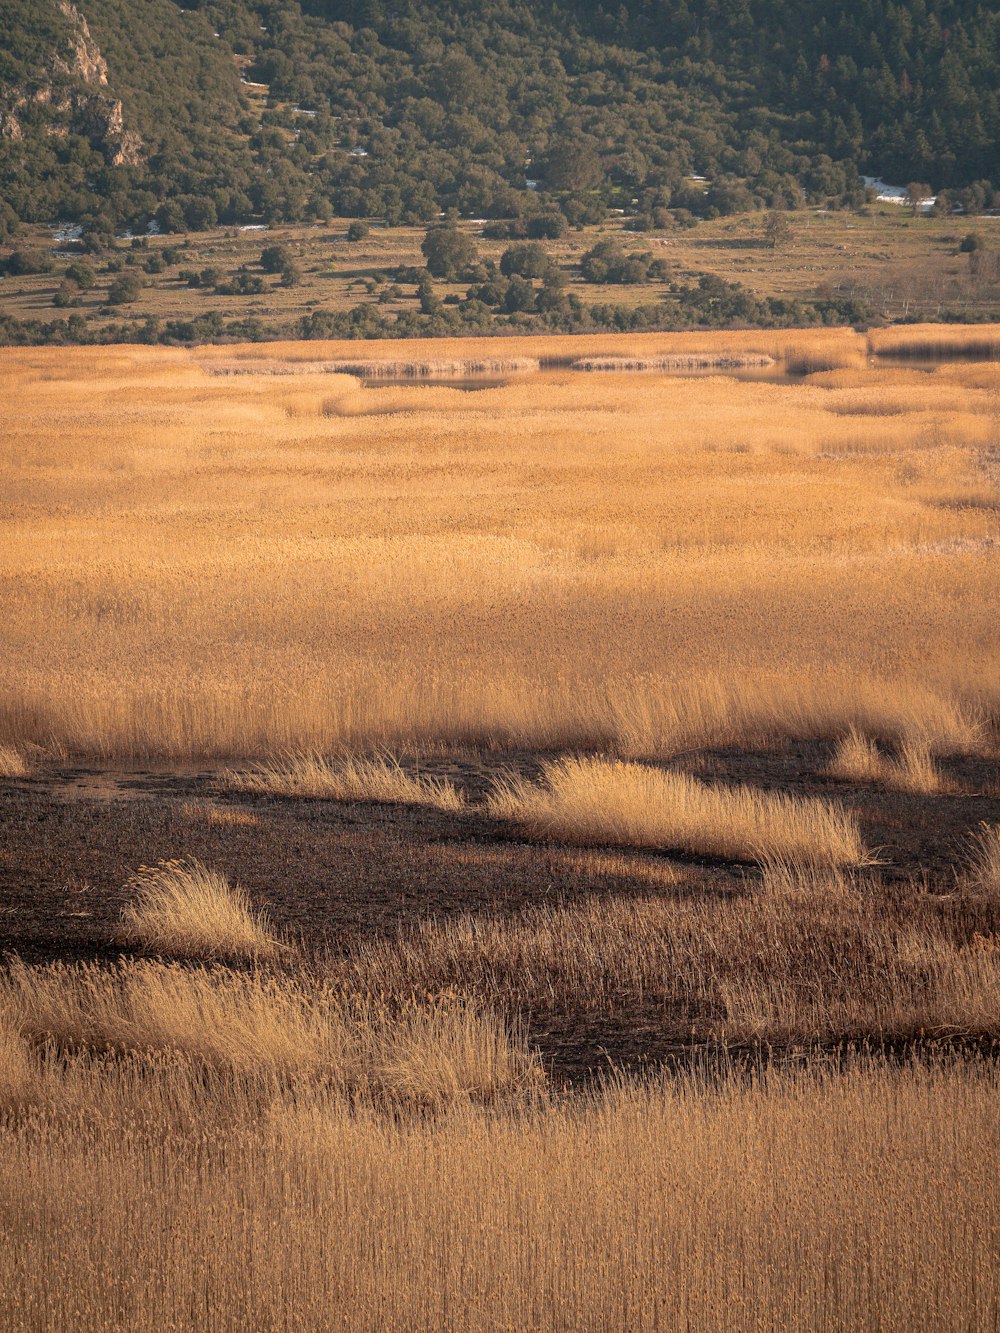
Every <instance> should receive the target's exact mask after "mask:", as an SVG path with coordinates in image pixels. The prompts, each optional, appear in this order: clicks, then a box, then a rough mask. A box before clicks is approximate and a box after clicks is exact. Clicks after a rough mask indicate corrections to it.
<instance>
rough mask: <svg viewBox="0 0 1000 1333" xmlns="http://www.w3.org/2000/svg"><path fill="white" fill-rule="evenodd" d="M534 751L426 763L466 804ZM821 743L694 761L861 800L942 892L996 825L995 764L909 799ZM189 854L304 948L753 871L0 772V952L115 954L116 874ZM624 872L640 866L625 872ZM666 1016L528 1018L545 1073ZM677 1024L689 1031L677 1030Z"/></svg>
mask: <svg viewBox="0 0 1000 1333" xmlns="http://www.w3.org/2000/svg"><path fill="white" fill-rule="evenodd" d="M543 757H544V756H540V755H535V754H516V755H512V754H504V755H497V754H483V755H458V756H453V757H435V758H433V759H425V760H423V761H422V762H421V769H422V771H424V772H437V773H442V774H447V775H448V776H450V777H452V778H453V780H455V781H456V782H457V783H458V784H459V785H460V786H463V787H464V788H465V790H466V792H467V795H468V796H469V798H470V800H471V801H473V802H476V801H479V800H481V799H482V796H483V795H484V793H485V791H486V789H487V788H488V786H489V782H490V780H491V778H492V776H493V775H495V774H496V773H497V772H499V771H501V770H503V769H505V768H517V769H519V770H520V771H522V772H527V773H532V772H534V771H536V770H537V768H538V766H539V764H540V762H541V760H542V758H543ZM828 758H829V748H828V747H824V746H822V745H818V744H816V745H801V746H790V747H788V748H785V749H782V750H778V751H768V752H766V753H753V754H749V753H745V752H730V751H716V752H713V753H711V754H706V755H702V756H699V757H698V758H697V760H695V761H694V762H693V764H692V767H693V768H694V770H695V771H697V772H699V774H700V775H703V776H705V777H711V779H712V780H713V781H715V782H719V781H722V782H727V781H734V782H752V783H753V784H755V785H757V786H760V787H763V788H766V789H768V790H781V791H788V792H792V793H794V794H796V795H799V796H804V795H822V796H825V797H827V798H833V799H837V800H840V801H841V802H843V803H844V804H845V805H847V806H849V807H851V808H853V809H854V810H856V812H857V814H858V817H859V820H860V823H861V826H862V830H863V833H864V836H865V839H866V842H867V843H868V845H869V846H870V847H872V848H873V849H876V850H877V851H878V852H879V855H880V858H881V860H882V862H883V864H882V865H881V866H880V867H879V869H878V871H877V872H876V873H877V874H878V875H879V877H880V878H881V879H882V880H883V881H884V883H885V887H886V891H887V892H891V891H892V885H893V883H894V882H907V881H911V880H913V879H914V878H920V877H926V879H927V881H928V883H929V884H933V885H935V886H936V887H938V888H939V890H940V891H941V892H947V890H948V888H949V887H950V886H951V885H952V884H953V883H954V877H955V872H956V867H957V866H959V865H960V863H961V861H962V858H963V856H964V855H965V854H966V852H967V848H968V840H969V837H970V834H972V833H973V832H974V831H975V830H976V829H977V827H978V826H979V824H980V823H981V822H982V821H984V820H985V821H989V822H1000V774H998V771H997V765H996V764H995V763H994V762H992V761H987V760H983V759H979V758H965V759H961V760H957V761H954V762H952V763H949V764H948V765H947V768H948V771H949V774H950V776H951V777H952V778H953V779H954V780H955V782H956V783H957V784H958V786H959V788H960V794H956V795H941V796H912V795H905V794H901V793H891V792H886V791H885V790H883V789H881V788H876V787H865V786H853V785H849V784H844V783H841V782H835V781H833V780H830V779H827V778H825V777H823V776H822V768H823V766H824V764H825V762H826V761H827V759H828ZM193 802H197V803H203V802H211V803H213V804H214V805H216V806H219V807H231V808H235V809H237V810H245V811H249V812H252V813H253V814H254V815H255V816H256V817H257V822H254V823H248V824H215V823H210V822H208V821H207V820H206V819H205V818H204V815H203V813H199V812H198V809H195V810H192V803H193ZM179 856H196V857H199V858H200V859H201V860H203V861H204V862H205V863H206V864H208V865H210V866H211V867H213V868H215V869H218V870H221V871H223V872H224V873H226V874H227V875H228V876H229V877H230V879H231V880H232V881H234V882H238V883H240V884H241V885H243V886H244V887H245V888H246V889H247V890H248V891H249V892H250V894H251V896H252V897H253V899H254V901H255V902H257V903H259V904H260V905H262V906H264V907H266V909H267V911H268V913H269V914H270V916H271V918H272V920H273V921H274V922H275V924H276V925H277V926H278V927H279V928H280V929H281V930H282V931H284V932H286V933H288V934H289V935H291V936H293V937H298V938H301V940H302V941H303V943H304V944H305V945H306V946H307V948H309V949H317V950H324V951H325V950H327V949H330V950H333V951H339V950H341V949H343V948H346V947H349V946H350V945H351V944H352V943H355V942H357V941H359V940H362V939H371V938H374V937H377V936H380V935H394V934H395V933H396V932H397V930H399V929H400V928H401V927H406V926H408V925H412V924H414V923H415V922H416V921H417V920H419V919H421V918H427V917H434V918H447V917H454V916H457V915H461V914H465V913H489V914H494V915H496V914H499V915H501V916H516V915H517V914H519V913H520V912H522V911H524V910H525V909H526V908H528V907H531V906H534V905H538V904H541V903H548V904H556V903H561V902H571V901H573V900H574V899H580V898H585V897H588V896H590V895H593V894H618V895H620V894H629V893H635V894H639V895H642V896H645V895H648V894H649V893H650V892H660V893H670V894H673V893H676V894H685V895H690V894H692V893H706V894H707V893H739V892H741V891H742V887H743V885H744V884H745V882H746V878H747V876H752V875H753V874H754V871H753V869H752V868H751V867H747V866H740V865H736V864H725V863H718V862H710V861H706V860H702V859H698V858H690V857H682V856H678V855H676V854H671V856H670V859H671V860H672V861H674V862H675V863H678V864H680V865H681V866H682V867H683V875H682V877H681V880H680V882H679V883H678V884H677V885H676V886H665V887H657V888H651V884H650V879H649V875H648V873H647V874H643V873H642V872H643V870H644V869H648V866H649V862H650V860H651V859H654V860H655V859H660V860H662V859H663V857H662V856H661V855H660V854H658V853H644V852H638V851H637V852H626V853H624V854H619V853H616V857H619V858H620V859H619V861H618V865H617V869H615V870H614V871H612V870H610V869H608V868H607V867H605V868H601V867H600V866H594V865H590V866H588V865H587V862H586V858H585V857H574V856H571V855H567V853H566V851H565V849H559V848H548V847H540V846H537V845H532V844H529V843H526V842H524V841H521V840H520V839H519V838H518V837H517V835H516V834H512V833H511V831H510V830H509V829H508V828H506V827H505V826H502V825H499V824H496V823H495V822H493V821H491V820H489V819H487V818H486V817H485V816H483V815H482V814H480V813H477V811H476V810H475V808H472V809H470V810H468V811H466V812H463V813H461V814H447V813H442V812H440V811H436V810H429V809H424V808H420V807H415V806H390V805H379V804H374V803H369V802H357V803H338V802H333V801H315V800H303V799H290V798H281V797H272V798H266V797H256V796H247V795H232V794H223V793H220V792H219V791H218V789H217V785H216V777H215V774H214V773H213V772H211V771H208V770H204V771H193V770H189V771H178V770H173V771H171V770H165V769H154V768H147V769H140V768H135V769H131V770H128V771H121V770H117V771H116V770H109V769H102V768H96V767H93V766H85V765H80V766H78V767H76V768H64V769H62V770H59V771H54V770H50V771H47V772H45V773H43V774H40V775H39V776H37V777H33V778H29V779H22V780H2V781H0V955H3V954H16V955H18V956H20V957H22V958H24V959H25V960H26V961H30V962H46V961H51V960H56V959H59V960H65V961H73V960H81V959H86V960H109V961H110V960H112V959H115V958H118V957H120V956H121V954H122V952H123V950H122V947H121V945H120V944H119V943H117V942H116V935H117V927H118V921H119V916H120V912H121V909H122V907H123V905H124V904H125V902H126V900H127V898H128V896H129V895H128V894H127V893H126V891H125V887H124V886H125V882H126V880H127V879H128V877H129V875H130V874H132V872H134V871H135V869H136V868H137V867H138V866H140V865H143V864H152V863H155V862H156V861H158V860H161V859H167V858H171V857H179ZM630 866H634V867H635V872H636V873H635V874H634V875H632V874H630V873H629V867H630ZM671 1026H672V1025H671V1024H669V1023H667V1024H666V1025H665V1024H664V1015H663V1013H662V1010H660V1011H657V1012H656V1013H652V1012H651V1013H648V1014H646V1013H643V1012H639V1011H635V1010H632V1011H630V1012H627V1013H624V1014H623V1013H618V1014H616V1015H614V1016H612V1015H600V1014H592V1013H587V1012H584V1011H581V1012H579V1013H564V1014H556V1015H547V1016H545V1017H544V1019H543V1018H538V1019H536V1020H532V1021H531V1035H532V1037H533V1038H534V1039H535V1040H536V1041H537V1042H538V1044H539V1046H540V1047H541V1049H542V1052H543V1055H545V1056H546V1057H547V1058H548V1059H549V1060H550V1062H551V1063H552V1064H553V1066H554V1067H556V1068H563V1069H565V1070H584V1069H593V1068H595V1067H600V1066H601V1065H606V1064H607V1063H608V1062H615V1063H618V1062H626V1063H629V1064H642V1063H643V1062H644V1061H645V1060H647V1059H658V1058H662V1057H663V1056H664V1055H668V1054H670V1053H671V1051H673V1050H675V1049H676V1047H677V1045H678V1038H679V1035H680V1034H679V1027H678V1026H673V1030H672V1031H670V1030H669V1029H670V1028H671ZM679 1026H680V1027H682V1026H683V1025H682V1024H680V1025H679Z"/></svg>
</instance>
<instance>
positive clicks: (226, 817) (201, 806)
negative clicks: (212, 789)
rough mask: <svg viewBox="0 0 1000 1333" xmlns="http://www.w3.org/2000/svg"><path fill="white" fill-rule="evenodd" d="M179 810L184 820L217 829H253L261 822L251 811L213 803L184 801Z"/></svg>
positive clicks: (258, 816)
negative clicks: (198, 822)
mask: <svg viewBox="0 0 1000 1333" xmlns="http://www.w3.org/2000/svg"><path fill="white" fill-rule="evenodd" d="M180 810H181V814H182V815H183V816H184V818H185V819H191V820H198V821H200V822H203V823H205V824H211V825H212V826H214V827H218V828H253V827H256V826H257V825H258V824H259V823H260V822H261V820H260V815H258V814H256V813H255V812H254V811H253V810H241V809H240V808H239V806H234V805H218V804H216V802H215V801H184V802H182V804H181V808H180Z"/></svg>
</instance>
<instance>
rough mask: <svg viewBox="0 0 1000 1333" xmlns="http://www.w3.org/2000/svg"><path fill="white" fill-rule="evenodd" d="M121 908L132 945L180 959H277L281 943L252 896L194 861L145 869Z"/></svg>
mask: <svg viewBox="0 0 1000 1333" xmlns="http://www.w3.org/2000/svg"><path fill="white" fill-rule="evenodd" d="M126 888H128V889H130V890H131V891H132V892H133V893H135V895H136V901H135V902H133V903H130V904H128V906H126V907H125V908H124V909H123V910H122V924H123V927H124V935H125V939H126V941H127V942H128V943H130V944H137V945H141V946H142V947H143V948H144V949H148V950H151V951H153V952H155V953H159V954H163V955H166V956H172V957H180V958H272V957H275V956H276V955H277V954H278V953H280V952H281V948H282V946H281V944H280V943H279V941H278V940H277V939H276V937H275V936H274V935H273V933H272V932H271V928H270V924H269V922H268V920H267V917H266V915H265V914H264V913H263V912H259V911H255V910H254V909H253V907H252V905H251V903H250V898H249V896H248V894H247V893H246V892H245V891H244V890H243V889H241V888H238V887H237V888H233V887H232V886H231V885H230V884H229V882H228V880H227V879H226V877H225V876H224V875H222V874H220V873H219V872H218V871H215V870H209V869H208V868H207V867H206V866H204V865H202V864H201V862H200V861H198V860H196V859H195V858H188V859H186V860H174V861H161V862H159V864H158V865H155V866H142V867H141V868H140V869H139V870H138V871H137V872H136V873H135V874H134V875H133V876H132V878H131V879H130V880H129V882H128V884H127V885H126Z"/></svg>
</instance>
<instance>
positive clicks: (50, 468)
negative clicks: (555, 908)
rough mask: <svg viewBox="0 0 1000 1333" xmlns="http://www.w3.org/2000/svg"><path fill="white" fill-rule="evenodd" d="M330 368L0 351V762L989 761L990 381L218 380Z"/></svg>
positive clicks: (797, 351) (848, 348) (841, 358)
mask: <svg viewBox="0 0 1000 1333" xmlns="http://www.w3.org/2000/svg"><path fill="white" fill-rule="evenodd" d="M345 346H346V345H325V344H322V343H318V344H308V345H294V346H291V345H282V344H274V345H270V346H268V347H265V348H261V347H257V346H255V347H248V348H246V349H243V348H235V349H234V348H217V349H212V348H207V349H202V350H200V351H199V352H197V353H194V354H193V353H190V352H187V351H180V350H166V349H161V350H156V349H153V350H143V349H122V348H115V349H99V350H94V349H89V348H80V349H58V350H57V349H36V350H32V351H10V350H8V351H5V352H4V353H3V354H2V359H3V363H4V366H5V370H6V372H7V376H8V381H9V388H10V392H9V393H8V395H7V396H6V399H5V402H4V406H3V409H2V411H3V415H4V425H3V429H4V435H5V438H6V439H7V441H8V442H9V447H8V450H7V452H6V454H5V459H4V463H3V465H2V472H3V476H2V484H3V490H4V494H5V496H6V497H7V504H8V509H9V514H10V521H9V523H8V525H7V528H6V530H5V536H4V537H3V538H2V539H0V571H2V574H3V577H4V579H5V581H6V586H7V587H8V589H9V590H10V595H8V596H7V597H6V598H5V599H4V602H3V608H2V611H0V629H2V641H3V643H4V645H5V659H6V660H5V672H4V677H3V686H2V690H0V740H2V741H3V743H4V744H7V745H13V746H16V747H17V748H18V749H20V750H22V751H23V750H24V747H25V745H26V743H28V742H32V741H34V742H37V743H38V744H40V745H44V746H49V745H51V744H53V743H60V744H62V745H64V746H66V747H68V748H69V749H71V750H73V751H76V752H83V753H89V754H93V755H116V756H122V755H128V754H135V755H141V754H145V755H160V756H163V757H171V758H176V757H181V756H185V755H188V756H190V755H197V756H218V757H220V758H235V757H243V758H248V759H251V760H259V759H261V757H262V756H264V755H267V754H274V753H277V752H281V751H283V750H295V751H302V750H312V749H315V750H317V751H321V752H323V753H327V754H329V753H334V752H337V751H338V750H340V749H342V748H343V747H351V748H359V749H364V750H369V751H370V750H372V749H375V748H378V747H380V746H391V747H398V746H400V745H409V744H424V743H446V744H465V743H473V744H479V745H492V746H497V747H505V746H509V745H514V746H518V747H525V748H530V747H557V748H567V749H573V748H577V747H581V746H588V747H589V746H593V747H598V748H612V749H617V750H619V751H620V752H622V753H624V754H625V755H626V756H628V757H631V758H649V757H662V756H667V755H670V754H672V753H676V752H678V751H682V750H687V749H691V748H692V747H698V746H705V745H710V746H711V745H740V746H745V747H746V746H759V745H772V744H775V743H779V742H781V741H783V740H785V739H787V738H789V737H791V738H810V737H816V736H822V737H829V738H830V739H835V738H838V737H842V736H843V735H844V734H845V732H846V731H847V730H848V729H849V727H850V726H852V725H854V726H856V727H858V729H859V730H861V731H863V732H864V733H865V734H866V735H868V736H871V737H873V738H877V739H878V740H880V741H884V742H885V743H889V744H896V743H899V742H901V741H903V740H906V739H910V738H913V737H918V738H919V737H922V738H925V739H926V740H927V741H928V742H929V744H930V745H931V748H932V749H933V750H934V751H935V752H937V753H947V752H949V751H953V750H956V749H957V750H967V749H969V748H975V747H977V746H981V745H982V744H983V743H984V740H985V738H986V732H984V729H983V728H984V723H986V724H987V731H988V725H989V721H990V718H991V717H994V716H995V714H996V709H997V701H998V699H1000V677H998V674H997V666H996V663H997V660H998V657H1000V654H998V652H997V647H998V644H997V627H996V617H995V616H993V615H992V614H991V607H990V599H989V598H985V597H984V596H983V595H982V590H983V589H984V588H988V587H990V586H991V582H992V580H993V579H994V573H993V565H994V563H995V543H996V541H997V540H998V534H997V508H996V505H997V489H996V480H995V477H994V474H993V473H992V472H991V471H990V467H989V462H988V460H989V457H990V450H991V449H992V448H993V447H994V446H993V442H994V440H995V439H996V430H997V425H996V391H997V384H998V383H1000V382H998V381H997V374H998V373H1000V372H998V370H997V368H996V367H994V366H991V365H982V366H973V367H968V366H965V367H948V368H947V369H946V370H944V371H941V372H938V373H937V374H934V375H926V374H925V375H919V374H917V373H916V372H911V371H906V370H903V371H900V370H885V371H883V370H879V369H877V368H875V369H871V368H865V367H864V340H863V339H861V338H859V337H858V336H857V335H854V334H852V333H850V332H847V331H838V330H832V331H821V332H816V333H803V332H793V333H773V332H772V333H741V334H725V335H719V334H715V335H711V334H703V335H702V334H690V335H663V336H661V337H653V336H649V337H641V338H640V337H637V338H631V337H624V338H621V339H618V340H616V339H614V338H612V337H606V338H601V339H598V338H594V339H580V340H575V339H572V338H565V339H558V338H553V339H542V340H532V339H523V340H516V339H514V340H511V342H510V347H509V353H510V355H511V356H518V355H521V354H522V353H523V354H531V355H533V356H535V357H536V358H540V359H545V358H546V357H548V356H552V357H561V356H565V355H573V356H580V355H588V354H591V353H593V354H595V355H596V354H608V355H619V356H629V357H644V356H648V355H666V354H671V355H672V354H675V353H676V354H679V353H681V352H684V354H685V355H688V354H693V353H695V352H712V353H714V354H723V353H724V354H739V355H743V354H745V353H747V352H749V351H755V352H760V353H763V354H767V355H770V356H774V357H776V358H778V359H785V360H788V359H797V360H798V361H800V362H803V361H808V362H810V363H811V364H824V365H831V364H832V365H836V366H839V367H840V369H838V370H834V371H825V372H822V373H819V374H814V375H811V376H808V377H807V378H806V379H804V380H802V381H800V382H796V383H774V384H770V383H741V382H735V381H733V380H732V379H726V378H724V377H718V378H715V377H713V378H709V379H698V378H687V377H684V376H670V375H666V374H664V375H648V376H644V377H643V378H642V380H641V384H642V392H641V393H637V392H636V383H637V381H635V380H633V379H632V378H631V377H630V376H628V375H607V376H604V375H601V376H597V375H594V376H582V375H575V374H573V373H572V372H569V371H564V372H549V373H545V374H543V375H540V376H538V377H536V378H534V379H532V378H530V377H529V378H528V379H524V380H521V381H516V382H514V383H511V384H510V385H509V386H507V387H505V388H498V389H495V390H492V391H491V392H490V393H488V394H483V395H477V394H462V393H457V392H454V391H451V390H449V389H447V388H439V387H422V388H420V389H419V391H418V390H416V389H410V388H407V387H405V386H393V387H386V388H382V389H377V390H376V389H362V388H360V387H359V385H358V382H357V381H356V380H354V379H351V378H350V377H347V376H343V377H339V376H330V377H329V378H324V379H323V380H322V383H318V381H317V378H316V377H314V376H312V377H310V376H301V377H300V376H297V375H294V374H292V375H287V376H284V377H282V378H281V380H280V381H275V380H274V379H273V378H270V377H268V376H266V375H255V374H250V375H246V376H240V377H238V378H236V379H232V378H230V379H215V378H213V377H212V376H211V375H209V374H207V373H206V371H207V370H209V369H210V368H211V367H212V365H213V364H215V363H216V362H219V361H225V362H228V363H233V362H234V361H242V360H244V359H246V360H248V361H250V362H252V363H253V364H255V365H259V364H261V363H262V362H266V361H268V360H272V361H274V362H276V363H281V364H285V365H288V364H308V362H309V361H310V360H317V359H318V360H320V361H329V360H330V359H331V357H332V356H334V355H340V354H341V351H342V348H343V347H345ZM355 350H356V349H355ZM434 352H435V355H437V356H444V357H451V356H453V355H459V356H464V357H476V356H480V355H483V354H484V353H483V350H482V349H481V348H480V347H479V346H478V345H477V344H475V343H470V344H467V345H464V346H463V345H461V344H456V345H455V346H452V345H451V344H447V343H446V344H444V345H442V346H441V347H437V346H435V348H434ZM400 353H401V349H400V348H399V347H398V346H396V345H393V344H386V345H385V346H384V347H382V345H379V348H378V355H379V356H384V357H385V358H386V359H388V360H394V361H395V360H398V359H399V357H400ZM406 354H407V355H411V356H415V357H416V358H417V359H420V358H421V357H423V358H426V357H427V355H428V353H427V351H426V350H425V349H422V348H421V347H420V345H419V344H413V345H411V346H410V347H409V348H407V349H406ZM373 355H374V353H373ZM852 367H853V368H852ZM880 402H891V403H892V405H893V407H894V408H904V409H905V410H901V411H895V412H894V414H893V415H875V416H868V415H864V414H862V415H860V416H859V415H857V413H856V411H855V409H859V408H864V409H865V410H866V411H867V406H868V405H870V404H873V403H874V404H876V405H878V404H879V403H880ZM140 534H141V540H140V539H139V535H140ZM817 588H822V590H823V592H822V596H821V597H818V596H817V595H816V589H817ZM43 619H44V623H45V625H46V633H45V635H44V636H41V635H39V634H38V633H37V626H38V624H40V623H41V622H42V620H43Z"/></svg>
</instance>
